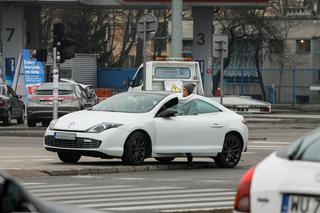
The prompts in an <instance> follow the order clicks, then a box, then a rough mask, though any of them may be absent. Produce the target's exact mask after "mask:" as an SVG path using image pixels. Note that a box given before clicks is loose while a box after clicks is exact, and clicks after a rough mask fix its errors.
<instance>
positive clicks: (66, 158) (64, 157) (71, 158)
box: [58, 152, 81, 163]
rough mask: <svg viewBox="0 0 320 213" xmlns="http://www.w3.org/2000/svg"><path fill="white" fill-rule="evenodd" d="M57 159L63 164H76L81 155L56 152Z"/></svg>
mask: <svg viewBox="0 0 320 213" xmlns="http://www.w3.org/2000/svg"><path fill="white" fill-rule="evenodd" d="M58 157H59V159H60V160H61V161H62V162H64V163H76V162H78V161H79V160H80V158H81V155H80V154H76V153H72V152H58Z"/></svg>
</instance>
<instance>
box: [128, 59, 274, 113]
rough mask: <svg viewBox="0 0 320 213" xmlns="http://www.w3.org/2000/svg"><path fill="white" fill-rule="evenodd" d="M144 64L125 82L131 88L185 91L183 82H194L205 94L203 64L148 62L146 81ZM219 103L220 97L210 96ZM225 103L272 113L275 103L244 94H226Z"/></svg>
mask: <svg viewBox="0 0 320 213" xmlns="http://www.w3.org/2000/svg"><path fill="white" fill-rule="evenodd" d="M143 67H144V66H143V64H141V65H140V66H139V68H138V69H137V71H136V72H135V74H134V76H133V79H132V80H128V81H126V82H125V85H126V86H128V87H129V88H128V91H139V90H164V91H174V92H182V87H183V84H186V83H194V84H195V85H196V93H197V94H198V95H202V96H204V95H205V94H204V90H203V84H202V79H201V73H200V67H199V63H198V62H196V61H184V60H179V59H169V60H166V61H148V62H146V77H145V79H146V82H145V84H143V83H144V82H143V81H144V78H143ZM209 98H212V99H214V100H215V101H217V102H219V99H220V97H214V96H212V97H209ZM223 105H224V106H225V107H227V108H230V109H232V110H234V111H237V112H258V113H270V112H271V104H270V103H268V102H264V101H260V100H256V99H253V98H251V97H244V96H224V97H223Z"/></svg>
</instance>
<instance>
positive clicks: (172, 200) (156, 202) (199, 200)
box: [77, 196, 234, 208]
mask: <svg viewBox="0 0 320 213" xmlns="http://www.w3.org/2000/svg"><path fill="white" fill-rule="evenodd" d="M232 199H234V196H229V197H206V198H190V199H189V198H183V199H170V200H152V201H148V200H146V201H131V202H122V201H120V202H112V203H109V204H108V203H105V202H104V203H96V204H84V205H77V206H79V207H82V208H92V207H95V208H96V207H99V208H100V207H102V208H103V207H112V206H122V207H124V206H130V205H135V206H136V205H143V206H146V205H149V204H151V205H154V204H169V203H190V202H214V201H225V200H232Z"/></svg>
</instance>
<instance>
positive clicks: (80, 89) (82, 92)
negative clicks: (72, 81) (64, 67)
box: [77, 86, 89, 100]
mask: <svg viewBox="0 0 320 213" xmlns="http://www.w3.org/2000/svg"><path fill="white" fill-rule="evenodd" d="M77 87H78V88H79V91H80V95H81V97H83V98H85V99H86V100H88V99H89V97H88V95H87V93H86V91H84V89H83V88H82V87H81V86H77Z"/></svg>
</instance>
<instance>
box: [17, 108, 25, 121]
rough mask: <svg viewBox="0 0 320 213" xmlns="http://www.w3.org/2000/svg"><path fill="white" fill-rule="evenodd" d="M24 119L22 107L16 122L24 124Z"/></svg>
mask: <svg viewBox="0 0 320 213" xmlns="http://www.w3.org/2000/svg"><path fill="white" fill-rule="evenodd" d="M24 120H25V115H24V109H23V110H22V112H21V116H20V117H19V118H18V119H17V122H18V123H19V124H24Z"/></svg>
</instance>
